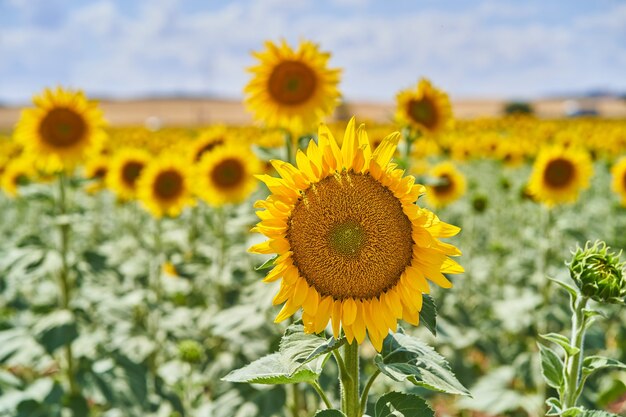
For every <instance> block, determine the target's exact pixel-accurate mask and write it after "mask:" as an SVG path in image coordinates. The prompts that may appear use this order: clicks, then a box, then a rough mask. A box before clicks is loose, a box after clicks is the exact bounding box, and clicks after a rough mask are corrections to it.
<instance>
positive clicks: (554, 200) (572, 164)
mask: <svg viewBox="0 0 626 417" xmlns="http://www.w3.org/2000/svg"><path fill="white" fill-rule="evenodd" d="M592 174H593V165H592V162H591V158H590V157H589V154H588V153H587V152H585V151H583V150H579V149H575V148H563V147H552V148H546V149H543V150H541V151H540V152H539V155H537V159H536V160H535V163H534V165H533V171H532V174H531V176H530V181H529V183H528V192H529V193H530V195H532V196H533V198H534V199H535V200H537V201H539V202H541V203H544V204H545V205H547V206H548V207H552V206H554V205H557V204H562V203H573V202H575V201H576V199H577V198H578V193H579V192H580V190H581V189H586V188H588V187H589V179H590V178H591V175H592Z"/></svg>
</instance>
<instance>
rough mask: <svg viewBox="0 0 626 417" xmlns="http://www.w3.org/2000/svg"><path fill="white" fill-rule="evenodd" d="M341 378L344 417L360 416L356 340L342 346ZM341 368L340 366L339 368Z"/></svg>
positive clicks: (357, 347) (357, 345)
mask: <svg viewBox="0 0 626 417" xmlns="http://www.w3.org/2000/svg"><path fill="white" fill-rule="evenodd" d="M343 354H344V355H343V370H342V371H340V375H339V377H340V379H341V408H342V410H343V412H344V414H345V415H346V417H361V416H362V412H361V400H360V397H359V344H358V343H357V342H356V340H354V341H352V343H346V344H345V345H344V347H343ZM340 369H341V368H340Z"/></svg>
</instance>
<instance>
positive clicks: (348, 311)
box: [343, 298, 356, 325]
mask: <svg viewBox="0 0 626 417" xmlns="http://www.w3.org/2000/svg"><path fill="white" fill-rule="evenodd" d="M355 318H356V303H355V302H354V299H352V298H346V299H345V300H343V324H344V325H345V324H347V325H351V324H352V323H354V319H355Z"/></svg>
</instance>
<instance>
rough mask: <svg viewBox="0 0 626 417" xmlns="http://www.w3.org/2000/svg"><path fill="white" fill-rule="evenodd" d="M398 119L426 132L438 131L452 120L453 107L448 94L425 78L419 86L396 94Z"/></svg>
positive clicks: (403, 123)
mask: <svg viewBox="0 0 626 417" xmlns="http://www.w3.org/2000/svg"><path fill="white" fill-rule="evenodd" d="M396 102H397V109H396V119H397V121H398V123H400V124H402V125H408V126H411V127H412V128H414V129H417V130H419V131H421V132H424V133H437V132H440V131H442V130H443V129H445V128H446V127H447V126H448V125H449V124H450V122H451V121H452V107H451V106H450V99H449V98H448V95H447V94H446V93H445V92H444V91H442V90H439V89H437V88H435V87H433V85H432V84H431V83H430V81H428V80H427V79H425V78H422V79H421V80H420V81H419V83H418V84H417V88H416V89H413V88H409V89H407V90H403V91H400V92H399V93H398V95H397V96H396Z"/></svg>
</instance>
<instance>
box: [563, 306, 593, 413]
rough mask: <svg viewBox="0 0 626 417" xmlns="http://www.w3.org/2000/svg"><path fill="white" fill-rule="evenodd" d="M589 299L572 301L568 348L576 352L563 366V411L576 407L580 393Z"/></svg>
mask: <svg viewBox="0 0 626 417" xmlns="http://www.w3.org/2000/svg"><path fill="white" fill-rule="evenodd" d="M588 300H589V298H587V297H584V296H579V297H578V299H576V300H572V310H573V312H572V336H571V338H570V346H571V347H573V348H577V349H578V352H577V353H575V354H573V355H570V356H569V357H568V359H567V363H566V364H565V392H564V395H563V398H562V404H563V409H568V408H570V407H574V406H575V405H576V401H578V397H579V396H580V393H581V391H582V381H581V378H580V373H581V366H582V359H583V347H584V344H585V332H586V330H587V329H586V327H587V320H586V317H585V313H584V309H585V308H586V307H587V301H588Z"/></svg>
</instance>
